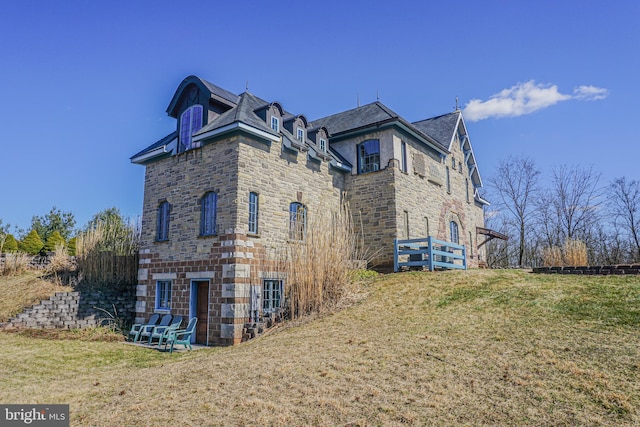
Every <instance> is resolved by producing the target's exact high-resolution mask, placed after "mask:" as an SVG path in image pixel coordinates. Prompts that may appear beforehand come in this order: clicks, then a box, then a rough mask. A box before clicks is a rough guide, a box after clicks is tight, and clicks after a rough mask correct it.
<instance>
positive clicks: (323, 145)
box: [320, 138, 327, 153]
mask: <svg viewBox="0 0 640 427" xmlns="http://www.w3.org/2000/svg"><path fill="white" fill-rule="evenodd" d="M320 151H322V152H323V153H326V152H327V140H326V139H324V138H320Z"/></svg>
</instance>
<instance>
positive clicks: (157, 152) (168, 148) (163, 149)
mask: <svg viewBox="0 0 640 427" xmlns="http://www.w3.org/2000/svg"><path fill="white" fill-rule="evenodd" d="M177 143H178V138H175V139H172V140H171V141H170V142H168V143H167V144H164V145H161V146H159V147H157V148H154V149H153V150H150V151H147V152H145V153H143V154H140V155H138V156H135V157H132V158H131V163H134V164H137V165H144V164H146V163H147V162H149V161H150V160H152V159H155V158H157V157H161V156H164V155H168V154H172V153H173V152H175V150H176V146H177Z"/></svg>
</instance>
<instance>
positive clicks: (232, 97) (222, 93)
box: [200, 79, 240, 104]
mask: <svg viewBox="0 0 640 427" xmlns="http://www.w3.org/2000/svg"><path fill="white" fill-rule="evenodd" d="M200 81H201V82H202V83H203V84H204V85H205V86H206V87H207V89H209V91H211V93H212V94H215V95H217V96H219V97H220V98H224V99H226V100H227V101H231V102H233V103H234V104H237V103H238V102H239V101H240V96H238V95H236V94H235V93H231V92H229V91H228V90H226V89H222V88H221V87H220V86H217V85H214V84H213V83H211V82H208V81H206V80H204V79H200Z"/></svg>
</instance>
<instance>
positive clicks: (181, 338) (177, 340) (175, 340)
mask: <svg viewBox="0 0 640 427" xmlns="http://www.w3.org/2000/svg"><path fill="white" fill-rule="evenodd" d="M196 323H198V318H197V317H192V318H191V319H189V324H188V325H187V328H186V329H178V330H175V331H171V332H169V336H168V337H167V340H166V341H165V342H164V349H165V350H166V349H167V345H169V344H171V348H170V349H169V353H173V346H174V345H176V344H182V345H183V346H184V348H187V347H188V348H189V350H193V347H191V337H192V336H193V334H195V333H196Z"/></svg>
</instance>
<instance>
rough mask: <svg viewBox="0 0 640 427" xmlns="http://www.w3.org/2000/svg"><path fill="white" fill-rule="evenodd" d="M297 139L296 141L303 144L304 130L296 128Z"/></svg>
mask: <svg viewBox="0 0 640 427" xmlns="http://www.w3.org/2000/svg"><path fill="white" fill-rule="evenodd" d="M297 138H298V141H300V142H304V129H302V128H298V135H297Z"/></svg>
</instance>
